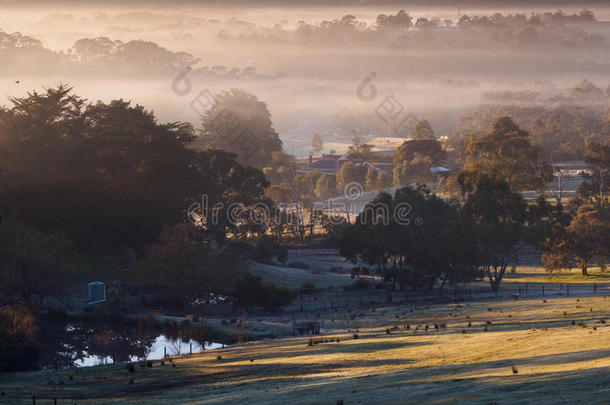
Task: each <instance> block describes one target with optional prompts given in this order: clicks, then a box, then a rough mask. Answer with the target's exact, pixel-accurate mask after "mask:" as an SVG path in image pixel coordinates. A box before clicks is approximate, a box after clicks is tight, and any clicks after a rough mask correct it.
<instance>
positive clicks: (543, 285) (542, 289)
mask: <svg viewBox="0 0 610 405" xmlns="http://www.w3.org/2000/svg"><path fill="white" fill-rule="evenodd" d="M542 295H544V284H542Z"/></svg>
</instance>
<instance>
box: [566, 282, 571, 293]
mask: <svg viewBox="0 0 610 405" xmlns="http://www.w3.org/2000/svg"><path fill="white" fill-rule="evenodd" d="M566 293H567V294H568V295H570V284H566Z"/></svg>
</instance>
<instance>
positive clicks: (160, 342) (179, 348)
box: [74, 335, 224, 367]
mask: <svg viewBox="0 0 610 405" xmlns="http://www.w3.org/2000/svg"><path fill="white" fill-rule="evenodd" d="M222 347H224V345H223V344H222V343H215V342H203V344H201V343H199V342H196V341H194V340H192V339H191V340H189V341H184V340H182V339H170V338H168V337H167V336H165V335H160V336H157V338H156V339H155V341H154V342H153V343H152V346H151V349H150V352H149V353H148V355H147V356H146V360H160V359H162V358H164V357H165V353H166V352H167V355H168V356H178V355H181V354H189V353H191V350H192V353H198V352H200V351H203V350H214V349H220V348H222ZM138 360H143V358H141V357H137V356H132V357H131V358H130V361H138ZM112 363H113V360H112V357H111V356H106V357H100V356H99V355H85V357H83V358H81V359H78V360H76V361H75V362H74V365H75V366H76V367H91V366H99V365H104V364H112Z"/></svg>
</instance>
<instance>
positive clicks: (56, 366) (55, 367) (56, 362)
mask: <svg viewBox="0 0 610 405" xmlns="http://www.w3.org/2000/svg"><path fill="white" fill-rule="evenodd" d="M55 371H57V359H55Z"/></svg>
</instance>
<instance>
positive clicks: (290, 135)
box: [0, 2, 610, 155]
mask: <svg viewBox="0 0 610 405" xmlns="http://www.w3.org/2000/svg"><path fill="white" fill-rule="evenodd" d="M2 4H4V3H0V61H1V63H0V96H2V98H3V100H2V102H3V103H4V104H7V97H8V96H20V95H23V94H25V92H27V91H32V90H40V89H42V88H43V87H44V86H54V85H57V84H59V83H69V84H70V85H72V86H73V87H74V88H75V91H76V92H77V93H78V94H80V95H82V96H84V97H86V98H88V99H90V100H92V101H94V100H97V99H102V100H104V101H108V100H110V99H113V98H123V99H129V100H132V101H133V102H136V103H139V104H142V105H144V106H146V107H147V108H148V109H152V110H154V112H155V114H156V115H157V117H158V118H159V119H160V120H161V121H183V120H184V121H190V122H192V123H193V124H194V125H195V126H198V124H197V122H198V115H197V111H196V110H197V109H198V108H201V106H200V105H198V104H197V101H196V98H197V96H198V95H199V94H200V92H201V91H203V90H208V91H210V92H211V93H215V92H218V91H220V90H225V89H230V88H232V87H240V88H244V89H246V90H248V91H249V92H251V93H253V94H255V95H257V96H258V97H259V99H261V100H263V101H265V102H266V103H267V104H268V106H269V109H270V111H271V113H272V119H273V121H274V124H275V127H276V129H277V130H278V132H279V133H280V136H281V137H282V138H283V140H284V141H285V147H286V150H287V151H288V152H291V150H290V149H291V146H294V143H295V142H297V149H299V145H298V140H301V141H302V142H303V143H304V144H307V143H308V142H309V140H310V138H311V134H312V133H313V132H316V131H317V132H319V133H321V134H323V136H327V137H329V136H332V133H335V132H341V130H342V129H345V128H340V126H338V125H337V124H336V121H337V116H340V115H341V114H346V111H349V112H351V113H356V114H358V113H360V114H362V115H363V116H364V117H366V116H367V114H369V115H370V114H373V113H374V111H375V109H376V107H377V106H378V105H379V103H381V102H382V101H383V99H384V98H385V97H387V96H390V95H393V96H394V97H395V99H396V100H398V101H399V102H400V103H401V104H402V105H403V106H404V108H405V109H407V110H409V111H410V112H412V113H414V114H415V115H416V116H418V117H424V118H426V119H428V120H429V121H430V122H431V123H432V126H433V127H434V130H435V132H436V133H437V135H450V134H451V133H453V132H454V131H455V128H456V124H457V121H458V119H459V118H460V117H462V116H464V115H466V114H467V113H468V111H469V110H470V109H472V108H473V107H475V106H477V105H480V104H485V103H490V102H498V103H518V104H521V105H525V104H534V105H546V104H552V103H553V101H552V100H554V97H556V96H558V95H561V94H564V93H565V92H566V91H568V89H570V88H573V87H574V86H575V85H578V84H579V83H580V82H581V81H582V80H583V79H588V80H589V81H590V82H591V83H593V84H594V85H595V86H597V87H599V88H600V89H602V90H603V91H606V89H607V87H608V85H609V84H610V81H609V80H608V78H609V77H610V76H609V73H610V52H608V51H609V46H610V7H603V6H592V7H590V8H588V9H587V10H588V11H587V12H585V11H584V9H583V8H582V7H580V6H579V7H563V9H562V10H563V12H562V13H558V12H557V7H552V6H545V7H536V8H528V9H524V8H513V9H509V8H506V7H502V8H495V9H473V8H468V7H462V8H461V9H459V10H458V9H457V7H456V8H438V7H436V8H422V7H414V8H412V9H407V8H406V7H405V11H406V13H408V14H409V16H410V17H411V19H410V20H409V19H408V17H409V16H406V17H405V13H399V10H400V8H399V7H389V6H383V7H379V8H373V7H344V8H336V7H332V8H331V7H328V8H324V7H317V8H284V9H279V8H271V9H270V8H260V7H258V8H256V7H252V8H244V7H225V8H204V7H199V8H198V7H194V6H193V5H192V4H191V5H185V6H182V7H181V6H179V5H177V6H176V7H174V8H171V9H169V8H165V9H163V8H160V9H151V8H148V9H146V8H142V7H133V8H129V7H128V6H123V7H121V8H114V9H112V8H108V7H104V6H103V5H99V6H94V5H92V2H88V3H87V6H80V7H68V6H66V7H63V8H62V7H53V8H52V9H51V8H44V7H40V6H30V7H27V8H25V7H19V8H18V7H16V6H15V4H13V3H10V2H9V3H6V4H4V5H2ZM458 13H459V14H458ZM497 13H499V14H501V15H499V14H497ZM380 14H384V17H381V19H378V17H379V15H380ZM464 16H467V17H464ZM458 18H462V19H461V20H460V22H461V23H460V24H459V26H458V25H457V23H458ZM408 21H410V22H411V24H412V25H411V24H409V22H408ZM100 38H103V39H100ZM135 41H138V42H135ZM187 67H188V68H189V69H190V70H186V68H187ZM372 72H374V77H373V78H372V80H371V82H370V83H369V84H372V85H373V86H374V88H375V89H376V92H377V96H376V97H375V98H374V99H373V100H370V101H367V100H368V98H369V97H367V96H368V94H370V93H367V94H365V96H364V97H362V96H361V97H358V96H357V90H358V88H359V86H360V85H361V83H362V81H363V80H364V79H366V78H367V77H371V73H372ZM188 83H190V89H189V85H188ZM369 84H365V85H363V86H361V91H364V92H365V93H366V92H367V91H368V92H370V90H371V87H370V86H369ZM524 95H525V96H524ZM522 96H523V97H522ZM517 99H518V100H517ZM193 107H194V108H193ZM356 125H357V123H355V124H354V126H356ZM354 129H359V128H354ZM362 130H363V131H364V129H362ZM303 153H306V152H302V151H298V152H297V154H301V155H302V154H303Z"/></svg>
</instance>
